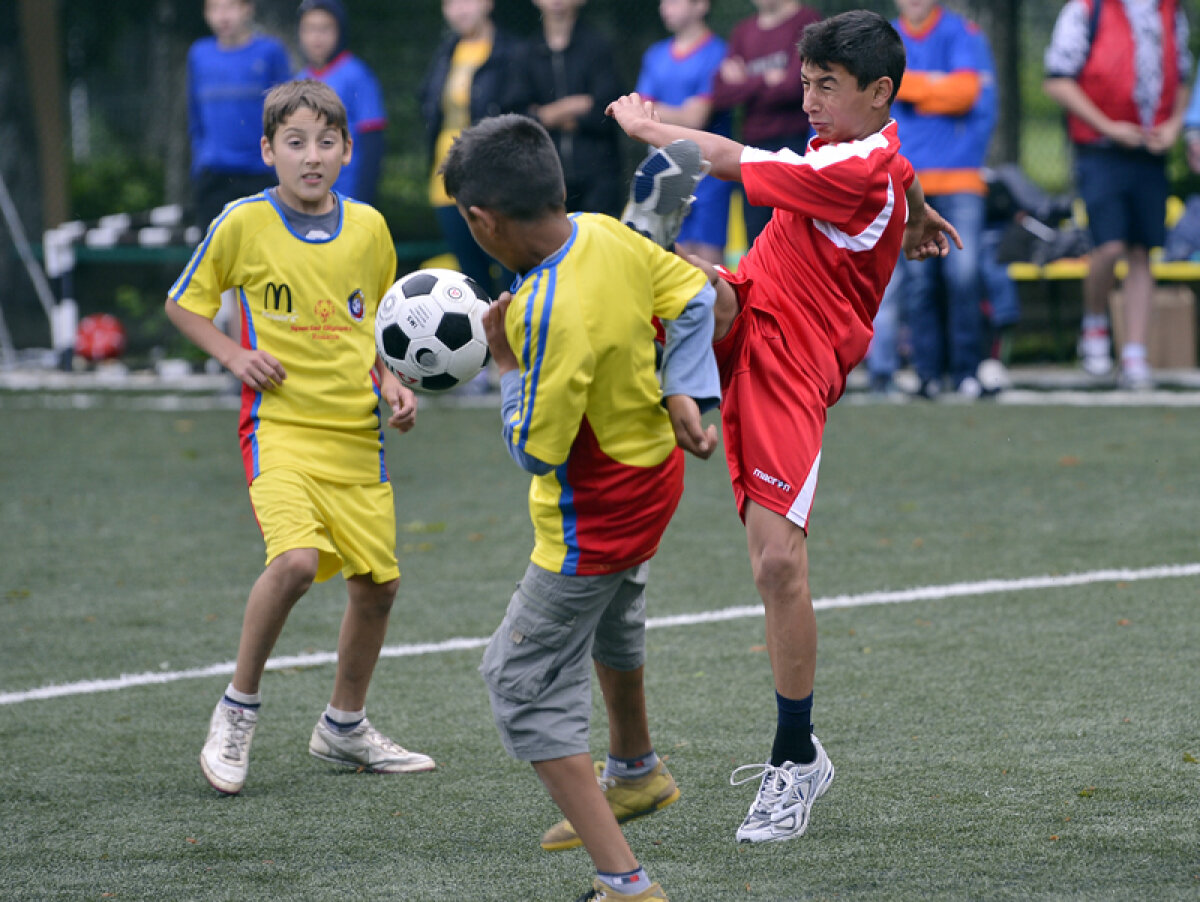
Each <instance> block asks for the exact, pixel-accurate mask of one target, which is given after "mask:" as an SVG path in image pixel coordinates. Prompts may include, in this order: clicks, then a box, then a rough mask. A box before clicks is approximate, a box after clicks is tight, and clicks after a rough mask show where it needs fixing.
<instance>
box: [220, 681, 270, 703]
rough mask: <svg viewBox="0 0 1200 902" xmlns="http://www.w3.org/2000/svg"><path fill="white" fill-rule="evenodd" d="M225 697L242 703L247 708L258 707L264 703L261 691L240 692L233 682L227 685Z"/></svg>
mask: <svg viewBox="0 0 1200 902" xmlns="http://www.w3.org/2000/svg"><path fill="white" fill-rule="evenodd" d="M225 699H226V700H227V701H231V702H233V703H234V704H235V705H241V706H243V707H246V708H257V707H258V706H259V705H261V704H262V693H261V692H253V693H252V692H238V690H236V689H234V688H233V683H230V684H229V685H228V686H226V687H225Z"/></svg>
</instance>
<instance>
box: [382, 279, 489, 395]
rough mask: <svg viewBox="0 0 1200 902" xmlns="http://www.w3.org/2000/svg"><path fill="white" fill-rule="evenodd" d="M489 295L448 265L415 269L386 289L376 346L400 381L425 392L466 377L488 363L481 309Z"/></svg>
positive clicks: (444, 388) (448, 386) (387, 365)
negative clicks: (446, 267)
mask: <svg viewBox="0 0 1200 902" xmlns="http://www.w3.org/2000/svg"><path fill="white" fill-rule="evenodd" d="M491 302H492V299H491V298H489V297H488V296H487V293H486V292H485V291H484V290H483V289H482V288H480V287H479V285H478V284H477V283H476V282H475V281H474V280H472V279H470V278H468V277H467V276H464V275H463V274H462V273H460V272H455V271H454V270H452V269H419V270H417V271H416V272H412V273H409V274H408V275H407V276H405V277H404V278H402V279H400V281H398V282H397V283H396V284H395V285H393V286H392V287H391V288H389V289H388V292H387V294H385V295H384V296H383V300H382V301H380V302H379V311H378V313H376V315H375V347H376V349H377V350H378V351H379V356H380V358H381V359H382V360H383V363H384V365H385V366H386V367H387V368H388V369H389V370H391V371H392V373H393V374H394V375H395V376H396V378H397V379H399V380H400V381H401V382H402V383H403V384H405V385H407V386H408V387H410V388H414V389H418V390H420V391H427V392H439V391H446V390H447V389H450V388H454V386H456V385H459V384H461V383H463V382H469V381H470V380H471V379H473V378H474V377H475V376H476V375H478V374H479V372H480V370H482V369H483V367H484V366H485V365H486V364H487V362H488V358H489V357H490V354H489V353H488V346H487V337H486V336H485V335H484V331H483V312H484V311H485V310H486V309H487V305H488V304H490V303H491Z"/></svg>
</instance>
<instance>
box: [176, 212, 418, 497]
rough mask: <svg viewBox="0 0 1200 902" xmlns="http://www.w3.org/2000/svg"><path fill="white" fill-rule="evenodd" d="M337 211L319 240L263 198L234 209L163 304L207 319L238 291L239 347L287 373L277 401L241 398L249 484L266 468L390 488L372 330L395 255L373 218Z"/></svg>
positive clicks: (270, 395)
mask: <svg viewBox="0 0 1200 902" xmlns="http://www.w3.org/2000/svg"><path fill="white" fill-rule="evenodd" d="M335 196H336V195H335ZM337 202H338V203H339V204H340V205H341V216H340V223H341V224H340V226H339V228H338V230H337V232H336V234H334V235H332V236H330V237H328V238H322V239H307V238H303V237H301V236H299V235H297V234H295V233H294V232H293V231H291V230H290V229H289V228H288V226H287V224H286V222H285V221H284V218H283V216H282V214H281V212H280V211H279V209H278V208H277V207H276V206H275V201H274V199H273V198H271V197H270V196H269V195H268V194H265V193H264V194H256V195H254V196H253V197H248V198H243V199H241V200H239V201H236V202H234V203H232V204H230V205H229V206H227V207H226V208H225V210H224V211H223V212H222V214H221V215H220V216H219V217H218V218H217V219H216V220H215V221H214V222H213V225H212V226H211V227H210V229H209V233H208V235H207V236H206V237H205V239H204V241H203V242H201V244H200V245H199V246H198V247H197V248H196V250H195V252H194V253H193V255H192V259H191V260H190V261H189V262H188V265H187V266H186V267H185V269H184V271H183V273H182V275H180V277H179V279H178V280H177V281H176V282H175V284H174V285H173V286H171V289H170V291H169V292H168V296H169V297H170V298H171V299H172V300H174V301H176V302H177V303H178V304H179V305H180V306H181V307H183V308H184V309H186V310H189V311H191V312H193V313H196V314H199V315H201V316H206V317H208V318H210V319H211V318H213V317H214V316H215V315H216V313H217V310H218V309H219V308H220V296H221V292H223V291H225V290H227V289H231V288H232V289H236V290H237V297H238V301H239V307H240V309H241V316H242V346H243V347H246V348H255V349H259V350H262V351H266V352H267V353H269V354H271V355H272V356H273V357H275V358H276V359H277V360H278V361H279V362H280V363H281V364H283V367H284V370H285V372H286V373H287V378H286V379H285V380H284V382H283V384H282V385H281V386H280V387H279V388H277V389H275V390H274V391H269V392H258V391H255V390H253V389H251V388H249V387H248V386H243V387H242V411H241V418H240V423H239V435H240V437H241V441H242V458H243V463H244V465H245V469H246V478H247V481H251V482H252V481H253V480H254V478H255V477H256V476H257V475H258V474H259V473H261V472H263V471H265V470H268V469H271V468H273V467H288V468H291V469H295V470H300V471H302V472H305V473H308V474H310V475H313V476H316V477H318V478H322V479H327V480H330V481H334V482H343V483H369V482H379V481H386V479H387V470H386V468H385V466H384V459H383V432H382V429H383V424H382V421H381V418H380V415H379V386H378V384H377V382H376V379H375V374H374V364H375V327H374V323H375V310H376V308H377V306H378V304H379V300H380V298H382V297H383V295H384V294H385V293H386V292H387V290H388V288H390V287H391V285H392V283H393V281H394V280H395V275H396V251H395V246H394V245H393V243H392V238H391V235H390V233H389V232H388V228H387V225H386V224H385V223H384V220H383V217H382V216H381V215H380V214H379V213H378V212H377V211H376V210H374V209H373V208H372V207H369V206H367V205H366V204H360V203H355V202H353V201H350V200H348V199H344V198H340V197H339V198H338V201H337Z"/></svg>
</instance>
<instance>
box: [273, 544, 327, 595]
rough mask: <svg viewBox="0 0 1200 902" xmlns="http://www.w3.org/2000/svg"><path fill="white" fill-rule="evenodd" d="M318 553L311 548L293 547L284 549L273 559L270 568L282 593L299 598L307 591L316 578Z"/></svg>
mask: <svg viewBox="0 0 1200 902" xmlns="http://www.w3.org/2000/svg"><path fill="white" fill-rule="evenodd" d="M318 560H319V558H318V555H317V552H316V551H315V550H314V549H311V548H295V549H292V550H291V551H285V552H283V553H282V554H281V555H279V556H278V557H276V558H275V559H274V560H273V561H271V564H270V569H271V570H272V571H273V573H274V576H275V578H276V579H277V580H279V583H280V586H281V587H282V588H283V589H284V593H285V594H287V595H289V596H291V597H292V598H299V597H300V596H301V595H303V594H304V593H305V592H307V591H308V590H309V589H310V588H311V587H312V584H313V580H315V579H316V578H317V563H318Z"/></svg>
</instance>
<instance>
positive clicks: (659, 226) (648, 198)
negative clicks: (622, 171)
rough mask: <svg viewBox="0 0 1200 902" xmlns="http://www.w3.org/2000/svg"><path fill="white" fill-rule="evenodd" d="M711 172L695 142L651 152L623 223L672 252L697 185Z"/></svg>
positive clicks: (639, 171) (638, 173)
mask: <svg viewBox="0 0 1200 902" xmlns="http://www.w3.org/2000/svg"><path fill="white" fill-rule="evenodd" d="M708 169H709V164H708V161H707V160H704V159H702V158H701V156H700V145H698V144H697V143H696V142H695V141H689V140H687V139H682V138H681V139H680V140H678V141H672V142H671V143H670V144H668V145H667V146H666V147H652V148H650V152H649V153H648V154H647V155H646V158H645V159H644V160H642V162H641V164H640V165H639V166H638V168H637V171H636V172H634V174H633V184H632V185H630V187H629V200H628V202H627V203H626V204H625V210H624V211H623V212H622V213H621V222H623V223H625V225H627V226H629V227H630V228H631V229H633V230H634V231H635V232H638V233H640V234H642V235H645V236H646V237H647V238H649V239H650V240H651V241H653V242H654V243H655V244H657V245H658V246H659V247H665V248H666V249H667V250H671V249H672V248H674V247H675V239H676V238H677V237H678V236H679V230H680V228H682V227H683V220H684V217H685V216H687V213H688V210H690V209H691V206H692V201H694V200H695V199H696V197H695V194H694V192H695V190H696V185H697V184H699V182H700V179H702V178H704V174H705V173H706V172H708Z"/></svg>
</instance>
